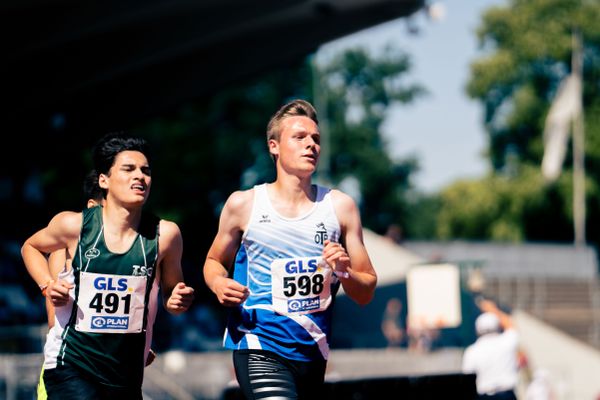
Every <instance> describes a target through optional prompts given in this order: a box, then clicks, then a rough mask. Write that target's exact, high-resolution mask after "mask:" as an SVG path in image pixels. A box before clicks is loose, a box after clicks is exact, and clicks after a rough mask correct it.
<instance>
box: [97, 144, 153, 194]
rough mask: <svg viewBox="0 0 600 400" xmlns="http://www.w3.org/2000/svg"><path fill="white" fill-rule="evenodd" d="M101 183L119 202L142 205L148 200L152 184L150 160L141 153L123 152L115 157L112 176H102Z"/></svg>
mask: <svg viewBox="0 0 600 400" xmlns="http://www.w3.org/2000/svg"><path fill="white" fill-rule="evenodd" d="M99 183H100V186H101V187H103V188H105V189H108V195H109V196H111V197H113V198H115V199H117V200H118V201H120V202H123V203H127V204H140V205H142V204H144V203H145V202H146V200H147V199H148V195H149V194H150V186H151V184H152V178H151V176H150V166H149V164H148V159H147V158H146V156H145V155H144V154H143V153H140V152H139V151H130V150H128V151H123V152H121V153H119V154H118V155H117V156H116V157H115V163H114V164H113V166H112V167H111V168H110V174H109V175H108V176H107V175H104V174H101V175H100V180H99Z"/></svg>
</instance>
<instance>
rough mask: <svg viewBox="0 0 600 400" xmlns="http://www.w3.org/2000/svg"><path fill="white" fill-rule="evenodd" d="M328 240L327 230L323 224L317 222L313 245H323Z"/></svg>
mask: <svg viewBox="0 0 600 400" xmlns="http://www.w3.org/2000/svg"><path fill="white" fill-rule="evenodd" d="M327 239H328V235H327V229H326V228H325V224H324V223H322V222H319V223H318V224H317V230H316V232H315V243H316V244H323V243H325V241H326V240H327Z"/></svg>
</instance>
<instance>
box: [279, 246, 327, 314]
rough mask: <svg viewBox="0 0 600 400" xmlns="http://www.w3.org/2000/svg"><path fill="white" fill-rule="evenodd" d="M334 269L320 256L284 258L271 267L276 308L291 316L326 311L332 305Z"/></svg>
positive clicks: (281, 312)
mask: <svg viewBox="0 0 600 400" xmlns="http://www.w3.org/2000/svg"><path fill="white" fill-rule="evenodd" d="M331 276H332V270H331V268H330V267H329V266H328V265H327V264H325V263H324V262H322V259H321V257H299V258H283V259H278V260H275V261H273V263H272V264H271V279H272V281H271V282H272V283H271V286H272V293H273V308H274V309H275V311H276V312H278V313H280V314H284V315H288V314H309V313H313V312H316V311H323V310H325V309H327V307H329V304H331Z"/></svg>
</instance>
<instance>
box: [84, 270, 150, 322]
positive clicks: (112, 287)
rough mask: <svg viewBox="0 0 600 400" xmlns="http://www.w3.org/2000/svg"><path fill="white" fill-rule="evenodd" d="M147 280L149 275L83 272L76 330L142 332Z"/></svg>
mask: <svg viewBox="0 0 600 400" xmlns="http://www.w3.org/2000/svg"><path fill="white" fill-rule="evenodd" d="M146 279H147V278H146V276H129V275H111V274H97V273H92V272H82V273H81V275H80V280H79V298H78V301H77V304H78V308H77V323H76V325H75V327H76V329H77V330H78V331H82V332H96V333H137V332H141V331H142V328H143V325H144V298H145V296H146Z"/></svg>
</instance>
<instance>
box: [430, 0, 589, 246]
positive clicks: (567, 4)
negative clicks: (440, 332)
mask: <svg viewBox="0 0 600 400" xmlns="http://www.w3.org/2000/svg"><path fill="white" fill-rule="evenodd" d="M599 20H600V3H598V2H597V1H587V0H511V1H510V2H509V3H508V4H507V5H506V6H502V7H493V8H490V9H489V10H488V11H487V12H486V13H484V15H483V19H482V23H481V26H480V27H479V29H478V31H477V35H478V38H479V41H480V44H481V48H482V54H483V55H482V56H481V57H479V58H478V59H477V60H475V61H474V62H473V63H472V65H471V78H470V81H469V82H468V85H467V92H468V94H469V95H470V96H471V97H473V98H474V99H477V100H479V101H480V102H481V104H482V105H483V106H484V110H485V121H484V123H485V128H486V131H487V134H488V135H489V149H488V154H489V159H490V163H491V166H492V169H493V175H491V176H490V177H487V178H484V179H483V180H481V181H476V182H460V183H457V184H455V185H452V186H451V187H449V188H448V189H446V190H445V191H444V193H443V194H442V198H443V201H442V204H443V206H442V207H443V208H444V209H443V211H442V212H441V215H440V220H439V226H438V228H439V229H438V234H439V235H440V236H441V237H445V238H450V237H463V238H471V239H499V240H513V241H520V240H552V241H553V240H557V241H563V240H567V241H568V240H572V238H573V228H572V211H571V210H572V184H571V182H572V176H571V165H572V158H571V155H570V153H569V155H568V157H567V159H566V160H565V163H564V165H563V174H562V176H561V178H560V179H559V180H558V181H557V182H556V183H555V184H552V185H545V184H544V183H543V182H542V180H541V172H540V165H541V160H542V156H543V151H544V147H543V135H542V132H543V129H544V122H545V118H546V115H547V112H548V109H549V107H550V104H551V101H552V99H553V98H554V96H555V94H556V91H557V88H558V86H559V83H560V82H561V80H562V79H563V78H565V76H567V75H568V74H569V73H570V69H571V49H572V32H573V29H574V28H577V29H579V31H580V32H581V35H582V38H583V44H584V70H583V77H584V95H583V103H584V108H585V122H584V123H585V136H586V139H585V154H586V172H587V183H586V186H587V188H586V189H587V206H588V218H587V221H588V223H587V226H588V230H587V235H588V238H589V239H590V240H591V241H593V242H595V243H598V242H599V241H600V231H599V230H598V228H597V227H596V226H595V225H596V224H591V223H590V221H594V220H595V219H596V218H597V217H598V212H599V211H600V209H599V203H600V197H598V188H597V185H596V184H595V182H598V179H599V178H600V175H599V174H600V169H599V168H598V167H599V165H598V164H599V163H600V123H599V122H600V118H599V117H598V111H600V92H599V90H600V85H598V83H599V78H600V24H598V21H599ZM461 197H462V199H460V198H461ZM467 203H468V204H467ZM453 208H455V211H453Z"/></svg>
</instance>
